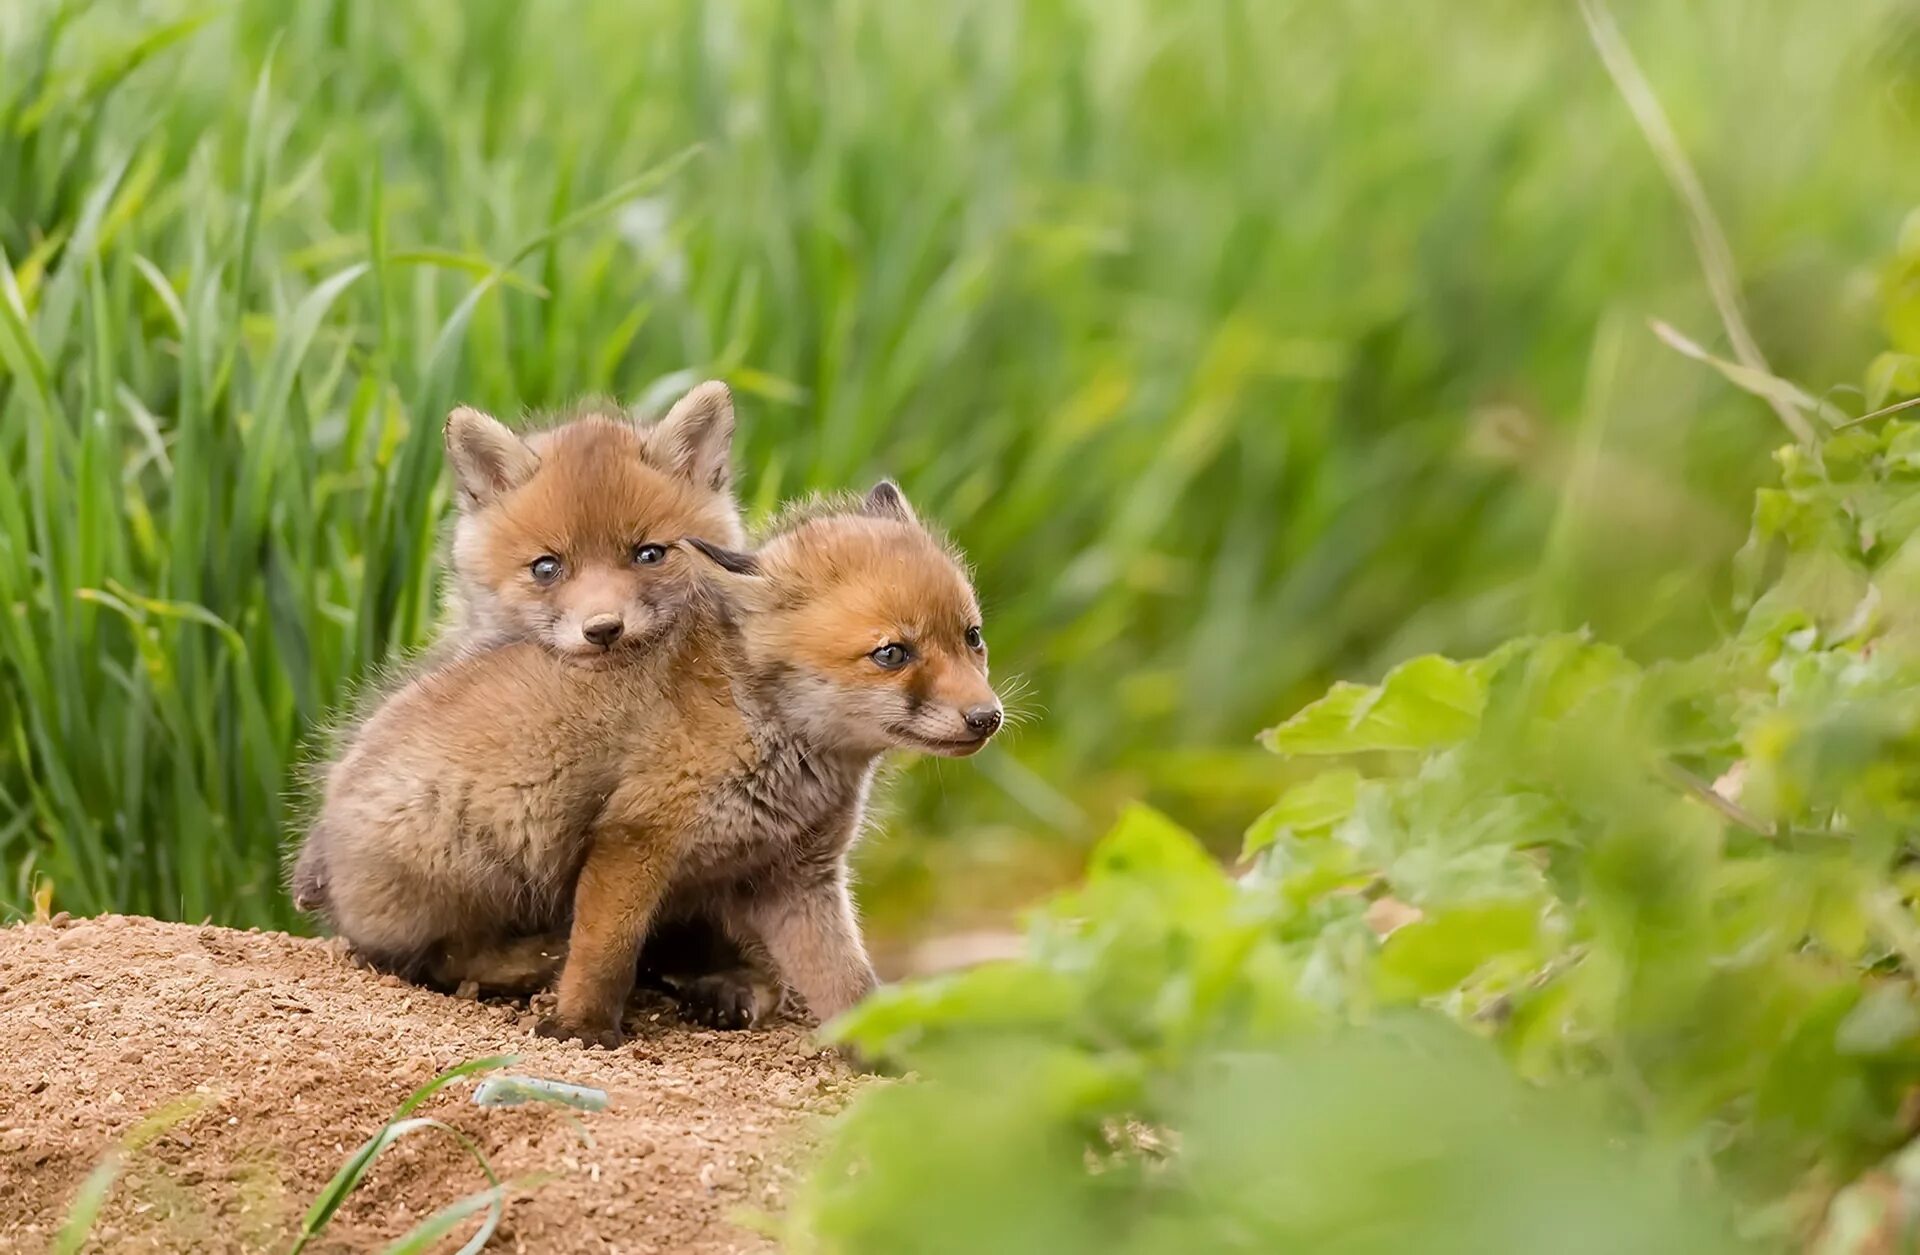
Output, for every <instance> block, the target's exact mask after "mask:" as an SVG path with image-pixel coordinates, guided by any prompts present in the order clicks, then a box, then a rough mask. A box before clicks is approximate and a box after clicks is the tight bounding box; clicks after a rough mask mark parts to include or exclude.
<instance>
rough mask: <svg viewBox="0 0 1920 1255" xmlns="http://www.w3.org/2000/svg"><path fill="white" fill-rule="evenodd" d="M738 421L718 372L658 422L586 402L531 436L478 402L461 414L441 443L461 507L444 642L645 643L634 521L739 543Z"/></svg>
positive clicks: (582, 648) (575, 647)
mask: <svg viewBox="0 0 1920 1255" xmlns="http://www.w3.org/2000/svg"><path fill="white" fill-rule="evenodd" d="M733 427H734V420H733V399H732V397H731V396H730V395H729V394H728V392H727V388H726V385H725V384H723V383H720V382H719V381H717V380H709V381H708V382H706V383H703V384H701V385H700V386H699V387H697V388H694V389H693V390H692V391H691V392H689V393H687V395H686V396H684V397H682V398H681V399H680V400H679V401H678V402H677V403H676V404H675V405H674V406H673V408H672V409H671V410H669V411H668V412H667V414H666V416H665V417H664V418H662V419H660V421H659V422H657V423H655V424H653V425H652V426H651V427H639V426H635V425H634V424H632V423H629V422H627V421H626V420H625V419H624V418H617V417H609V416H607V415H605V414H601V413H597V412H589V413H587V414H584V415H581V416H578V417H575V418H572V419H570V420H568V421H564V422H562V423H560V424H558V425H555V426H552V427H549V428H547V429H546V430H544V431H536V432H532V433H530V434H528V435H527V436H526V437H525V438H524V439H523V438H521V437H519V436H516V435H515V434H514V433H513V432H511V431H509V430H508V429H507V428H506V427H505V426H503V425H502V424H500V423H499V422H496V421H495V420H494V419H492V418H489V417H488V416H487V415H485V414H482V413H480V412H478V411H477V410H470V409H466V408H461V409H457V410H455V411H454V412H453V413H452V414H451V415H450V416H448V418H447V428H446V444H447V461H448V464H449V465H450V466H452V468H453V472H454V487H455V490H456V495H457V498H458V502H459V512H458V515H457V518H456V521H455V523H454V530H453V545H452V551H451V555H450V557H451V561H450V563H449V567H450V575H451V583H450V587H449V597H448V601H449V602H450V606H449V610H450V611H451V614H450V618H451V620H452V622H451V624H450V626H449V628H448V629H447V631H446V633H445V641H444V643H445V644H447V645H448V646H450V647H451V649H452V650H454V651H466V650H474V649H486V648H489V647H490V646H493V645H501V644H505V643H507V642H508V641H517V640H540V641H544V642H545V643H546V644H547V645H548V646H549V647H550V648H552V649H554V650H556V651H558V652H560V653H563V654H570V655H573V656H575V657H579V658H587V659H593V658H597V657H600V656H601V655H603V654H605V653H606V652H607V651H609V650H611V649H619V648H628V647H637V646H644V644H645V637H646V625H645V622H644V615H642V614H640V613H639V610H640V607H639V606H638V605H637V604H636V603H634V602H633V601H632V600H631V591H632V589H633V588H634V587H635V586H636V580H637V578H638V577H637V575H636V574H635V569H636V562H637V560H638V559H640V558H642V557H643V556H644V555H642V554H640V552H639V549H638V546H637V541H636V537H637V535H638V533H637V532H635V531H634V530H633V529H634V526H635V525H636V524H639V523H641V522H643V521H644V522H646V523H648V524H650V525H654V526H656V527H657V528H658V530H659V531H660V532H661V534H662V535H665V536H666V538H667V539H677V538H678V537H680V536H683V535H684V536H699V537H701V538H703V539H705V540H710V541H713V542H714V543H716V544H720V545H727V546H730V547H738V546H739V545H740V544H741V543H742V542H743V538H744V537H743V533H742V531H741V527H740V511H739V507H738V506H737V505H735V504H734V500H733V494H732V484H731V480H732V474H731V470H730V465H729V463H730V454H731V452H732V447H733ZM629 471H632V472H633V473H629ZM675 527H678V528H679V529H680V530H678V531H674V530H673V529H674V528H675ZM669 533H671V534H669Z"/></svg>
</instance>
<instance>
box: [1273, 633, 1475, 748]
mask: <svg viewBox="0 0 1920 1255" xmlns="http://www.w3.org/2000/svg"><path fill="white" fill-rule="evenodd" d="M1486 701H1487V685H1486V680H1485V677H1484V676H1483V674H1482V673H1481V669H1480V668H1479V667H1478V666H1477V665H1476V664H1473V663H1463V662H1455V661H1453V660H1452V659H1450V658H1442V657H1440V656H1438V655H1436V654H1429V655H1426V656H1424V657H1420V658H1415V659H1413V660H1412V661H1410V662H1405V663H1402V664H1401V665H1400V666H1398V667H1395V668H1394V669H1393V670H1392V671H1389V672H1388V673H1387V676H1386V679H1384V680H1382V681H1381V682H1380V684H1379V685H1378V686H1377V687H1368V686H1366V685H1362V684H1349V683H1341V684H1336V685H1334V686H1333V688H1332V689H1331V690H1330V691H1329V692H1328V693H1327V695H1326V696H1325V697H1323V698H1321V699H1320V700H1319V701H1317V702H1314V703H1313V704H1312V705H1310V706H1308V707H1307V708H1306V709H1304V710H1302V711H1301V712H1300V713H1299V714H1296V715H1295V716H1293V718H1291V719H1289V720H1287V721H1286V722H1285V723H1283V724H1281V725H1280V726H1279V727H1276V728H1269V729H1268V730H1267V731H1265V732H1263V733H1261V734H1260V737H1261V742H1262V743H1263V744H1264V745H1266V747H1267V748H1268V749H1270V750H1273V751H1274V752H1276V753H1280V754H1361V753H1366V752H1369V751H1374V750H1432V749H1438V748H1440V747H1442V746H1446V745H1451V744H1454V743H1455V742H1458V741H1460V740H1463V739H1464V738H1466V737H1468V736H1471V735H1472V734H1473V731H1474V729H1475V728H1476V727H1478V726H1479V723H1480V712H1481V710H1482V709H1483V708H1484V707H1485V706H1486Z"/></svg>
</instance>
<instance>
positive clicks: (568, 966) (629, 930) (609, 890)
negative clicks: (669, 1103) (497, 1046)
mask: <svg viewBox="0 0 1920 1255" xmlns="http://www.w3.org/2000/svg"><path fill="white" fill-rule="evenodd" d="M673 853H674V850H673V845H672V842H671V841H669V840H667V839H666V837H665V834H663V833H660V832H655V831H646V830H642V829H638V828H633V827H628V826H625V825H615V824H605V823H603V824H599V825H596V827H595V829H594V832H593V836H592V844H591V845H590V846H589V847H588V849H587V861H586V863H585V865H584V866H582V867H581V869H580V881H579V884H578V885H577V886H576V887H575V889H574V894H573V931H572V933H571V935H570V936H569V938H568V941H567V957H566V963H565V966H563V967H562V968H561V969H560V990H559V995H560V1006H559V1009H558V1010H556V1011H555V1012H554V1014H553V1015H552V1016H551V1017H550V1018H548V1019H547V1020H545V1021H544V1022H542V1023H541V1025H540V1026H539V1028H538V1030H537V1031H538V1032H539V1034H540V1035H541V1036H542V1037H559V1038H573V1039H575V1040H578V1041H582V1042H585V1043H587V1044H588V1045H599V1046H605V1047H607V1048H608V1049H612V1048H613V1047H615V1046H618V1045H619V1044H620V1042H621V1041H622V1036H621V1032H620V1015H621V1012H622V1011H624V1010H625V1009H626V1004H627V995H628V994H629V993H631V992H633V978H634V972H635V969H636V965H637V963H638V960H639V957H640V943H641V942H642V941H644V940H645V939H646V935H647V924H648V921H649V920H651V919H652V917H653V912H654V908H655V907H657V906H658V905H659V904H660V899H661V898H662V897H663V896H665V894H666V890H667V882H668V878H669V877H670V876H671V874H672V871H673Z"/></svg>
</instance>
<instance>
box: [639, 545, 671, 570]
mask: <svg viewBox="0 0 1920 1255" xmlns="http://www.w3.org/2000/svg"><path fill="white" fill-rule="evenodd" d="M666 556H667V547H666V546H665V545H635V546H634V547H633V560H634V561H635V562H636V563H638V564H639V565H641V566H652V565H653V564H654V563H656V562H658V561H660V560H661V559H662V558H664V557H666Z"/></svg>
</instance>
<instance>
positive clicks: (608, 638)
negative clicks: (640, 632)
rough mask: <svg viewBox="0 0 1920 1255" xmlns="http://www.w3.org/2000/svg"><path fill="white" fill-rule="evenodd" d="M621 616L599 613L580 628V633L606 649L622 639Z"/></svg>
mask: <svg viewBox="0 0 1920 1255" xmlns="http://www.w3.org/2000/svg"><path fill="white" fill-rule="evenodd" d="M620 628H621V623H620V616H618V615H612V614H597V615H595V616H593V618H591V619H588V620H587V621H586V623H585V624H584V625H582V626H581V628H580V635H582V636H584V637H586V638H587V639H588V640H590V641H592V642H593V643H594V644H596V645H598V646H599V647H600V648H602V649H605V648H607V647H608V646H610V645H612V644H613V643H614V642H615V641H617V640H619V639H620Z"/></svg>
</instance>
